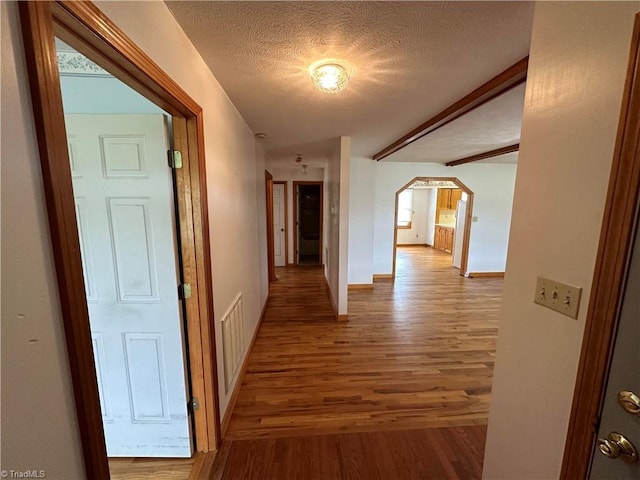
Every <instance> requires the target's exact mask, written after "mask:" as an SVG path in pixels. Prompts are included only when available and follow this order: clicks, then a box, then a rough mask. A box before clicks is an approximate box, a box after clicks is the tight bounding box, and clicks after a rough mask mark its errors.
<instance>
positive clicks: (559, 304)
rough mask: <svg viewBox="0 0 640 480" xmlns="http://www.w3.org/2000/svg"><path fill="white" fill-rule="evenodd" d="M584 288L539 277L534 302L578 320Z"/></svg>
mask: <svg viewBox="0 0 640 480" xmlns="http://www.w3.org/2000/svg"><path fill="white" fill-rule="evenodd" d="M581 294H582V288H580V287H574V286H573V285H567V284H566V283H561V282H558V281H556V280H550V279H548V278H544V277H538V280H537V282H536V293H535V296H534V297H533V301H534V302H535V303H537V304H538V305H542V306H544V307H547V308H550V309H552V310H555V311H556V312H560V313H562V314H564V315H566V316H568V317H571V318H578V309H579V307H580V296H581Z"/></svg>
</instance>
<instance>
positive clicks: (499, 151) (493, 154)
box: [445, 143, 520, 167]
mask: <svg viewBox="0 0 640 480" xmlns="http://www.w3.org/2000/svg"><path fill="white" fill-rule="evenodd" d="M518 150H520V144H519V143H516V144H514V145H509V146H508V147H502V148H496V149H495V150H489V151H488V152H483V153H477V154H475V155H471V156H469V157H464V158H460V159H458V160H452V161H450V162H447V163H445V165H446V166H447V167H455V166H456V165H462V164H464V163H471V162H477V161H478V160H484V159H485V158H491V157H498V156H500V155H504V154H506V153H511V152H517V151H518Z"/></svg>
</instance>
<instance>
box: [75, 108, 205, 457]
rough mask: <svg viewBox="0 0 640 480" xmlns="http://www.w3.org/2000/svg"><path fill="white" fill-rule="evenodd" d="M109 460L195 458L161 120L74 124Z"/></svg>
mask: <svg viewBox="0 0 640 480" xmlns="http://www.w3.org/2000/svg"><path fill="white" fill-rule="evenodd" d="M65 118H66V126H67V132H68V135H69V151H70V155H71V166H72V177H73V189H74V196H75V199H76V212H77V217H78V231H79V236H80V248H81V250H82V251H81V253H82V263H83V269H84V278H85V285H86V293H87V300H88V306H89V318H90V323H91V331H92V337H93V348H94V358H95V362H96V375H97V379H98V387H99V390H100V401H101V409H102V413H103V424H104V429H105V438H106V444H107V453H108V455H109V456H127V457H143V456H159V457H189V456H191V452H192V447H191V434H190V422H189V417H188V413H187V388H186V374H185V360H184V342H183V331H182V319H181V308H180V303H179V299H178V293H177V286H178V283H179V280H178V279H179V275H178V260H177V254H176V251H177V250H176V234H175V219H174V204H173V185H172V178H171V170H170V168H169V167H168V165H167V160H166V158H167V157H166V150H167V141H166V136H165V123H164V118H163V116H162V115H66V117H65Z"/></svg>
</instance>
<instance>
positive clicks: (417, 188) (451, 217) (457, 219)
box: [392, 177, 473, 278]
mask: <svg viewBox="0 0 640 480" xmlns="http://www.w3.org/2000/svg"><path fill="white" fill-rule="evenodd" d="M472 211H473V192H472V191H471V190H470V189H469V188H468V187H467V186H466V185H464V184H463V183H462V182H461V181H460V180H458V179H457V178H445V177H415V178H414V179H413V180H411V181H410V182H408V183H407V184H405V185H404V186H403V187H402V188H401V189H400V190H398V191H397V192H396V201H395V224H394V236H393V238H394V241H393V272H392V277H393V278H395V276H396V266H397V263H398V247H400V248H403V247H418V248H433V249H434V250H437V252H438V253H439V255H440V256H446V257H447V259H445V260H444V263H445V264H450V265H451V266H452V267H455V268H457V269H459V270H460V275H462V276H467V275H468V271H467V264H468V256H469V239H470V235H471V219H472ZM416 252H419V250H416ZM414 253H415V252H414ZM432 253H433V252H432ZM414 257H415V255H414V256H411V258H414ZM440 263H442V262H440Z"/></svg>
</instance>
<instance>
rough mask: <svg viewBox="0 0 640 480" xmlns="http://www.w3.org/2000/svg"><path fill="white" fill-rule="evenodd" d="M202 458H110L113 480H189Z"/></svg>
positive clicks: (110, 470)
mask: <svg viewBox="0 0 640 480" xmlns="http://www.w3.org/2000/svg"><path fill="white" fill-rule="evenodd" d="M199 459H200V456H199V455H198V454H196V455H195V456H194V457H192V458H110V459H109V473H110V474H111V480H142V479H151V478H153V479H162V480H165V479H166V480H187V479H188V478H189V475H190V474H191V471H192V470H193V467H194V465H195V464H196V462H197V460H199Z"/></svg>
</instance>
